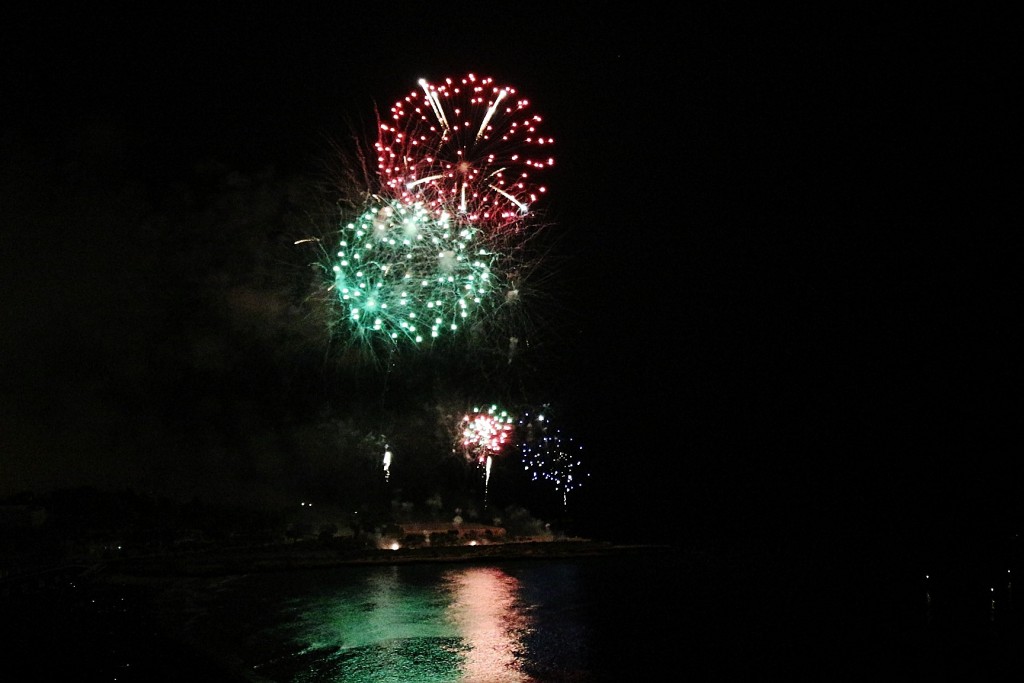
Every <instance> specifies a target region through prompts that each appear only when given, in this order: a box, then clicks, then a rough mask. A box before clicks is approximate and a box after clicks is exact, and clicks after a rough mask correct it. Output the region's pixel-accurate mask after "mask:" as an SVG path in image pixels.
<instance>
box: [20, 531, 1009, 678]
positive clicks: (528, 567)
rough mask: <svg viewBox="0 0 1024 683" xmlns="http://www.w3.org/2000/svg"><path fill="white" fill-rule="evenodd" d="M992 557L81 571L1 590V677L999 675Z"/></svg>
mask: <svg viewBox="0 0 1024 683" xmlns="http://www.w3.org/2000/svg"><path fill="white" fill-rule="evenodd" d="M1005 571H1006V576H998V575H991V576H986V577H971V576H963V577H959V578H958V579H957V580H956V581H953V580H951V579H949V578H947V579H946V581H945V583H943V581H942V580H940V579H941V577H940V576H939V575H936V576H929V577H928V578H925V577H924V576H923V575H917V574H916V573H915V571H914V570H913V568H906V571H904V569H903V568H896V569H893V570H892V571H890V570H889V569H885V570H878V569H877V568H875V569H872V568H871V567H869V566H867V565H857V566H855V567H854V566H848V567H844V565H843V563H842V562H841V561H837V560H825V559H822V558H820V557H818V558H816V557H814V556H813V555H807V556H803V557H793V556H789V555H786V554H785V553H778V552H772V551H770V550H768V551H766V550H763V549H762V550H759V551H757V552H722V553H717V554H716V553H704V552H701V553H697V552H683V551H676V550H658V551H650V552H645V553H641V554H636V555H628V556H613V557H588V558H576V559H571V560H554V559H549V560H537V559H534V560H519V561H500V562H493V563H486V564H463V563H451V564H408V565H382V566H364V567H352V566H349V567H338V568H332V569H320V570H302V571H291V572H277V573H258V574H248V575H238V576H227V577H209V578H192V579H183V580H176V581H174V582H172V583H169V584H164V585H161V586H160V587H159V590H158V591H156V592H154V588H153V587H152V586H145V587H143V586H138V587H132V586H105V587H100V586H92V587H89V588H79V589H75V590H69V591H66V592H64V593H63V594H62V595H61V596H60V598H59V599H57V598H56V594H54V593H51V594H50V598H43V597H37V598H34V600H35V602H34V604H33V608H32V609H31V610H26V609H20V610H19V609H13V608H11V605H10V604H8V605H7V607H8V609H6V611H7V614H6V615H5V616H6V617H8V619H5V622H4V623H5V633H4V635H5V640H4V646H5V647H4V649H5V655H12V656H13V658H12V657H11V656H8V657H6V661H7V662H8V663H13V664H18V663H21V664H25V665H27V668H26V671H28V672H29V673H27V674H20V675H18V676H15V677H11V676H4V679H5V680H12V681H13V680H25V681H28V680H54V677H55V676H56V677H58V678H65V679H66V678H67V677H68V676H74V677H75V678H86V677H87V678H88V679H89V680H110V681H114V680H118V681H125V680H139V681H165V680H166V681H171V680H177V681H201V680H210V681H216V680H223V681H236V680H251V681H261V680H262V681H310V682H312V681H410V682H414V681H423V682H432V681H480V682H487V681H494V682H495V683H498V682H502V681H508V682H516V681H523V682H531V681H533V682H546V681H551V682H555V681H634V680H638V681H648V680H659V681H660V680H737V679H741V680H763V679H769V678H771V679H776V678H778V677H780V676H784V677H786V678H787V679H790V680H792V679H794V678H796V679H800V680H816V681H826V680H864V679H865V678H866V677H880V676H886V677H893V678H895V679H896V680H929V681H936V680H993V679H997V678H998V679H1002V678H1006V679H1013V678H1014V677H1017V676H1020V675H1021V674H1024V629H1022V627H1021V623H1020V620H1019V617H1018V614H1017V610H1016V608H1015V606H1014V605H1013V596H1012V582H1011V581H1010V576H1012V574H1010V573H1009V572H1010V571H1011V569H1006V570H1005ZM940 573H941V572H940ZM947 574H949V572H947ZM982 578H984V579H986V580H985V581H982V580H981V579H982ZM986 583H990V584H992V585H985V584H986ZM47 600H50V602H49V603H48V602H47ZM15 607H16V606H15ZM22 607H23V608H24V607H25V605H23V606H22ZM12 617H13V618H14V620H13V621H12V619H11V618H12ZM19 619H20V622H21V623H20V625H19V624H18V623H15V622H16V621H17V620H19ZM32 645H41V646H42V651H43V652H44V653H45V654H44V655H42V656H38V655H33V654H30V653H29V650H30V648H31V646H32ZM11 671H14V669H13V668H12V669H11ZM1021 680H1024V679H1021Z"/></svg>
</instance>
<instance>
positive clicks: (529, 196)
mask: <svg viewBox="0 0 1024 683" xmlns="http://www.w3.org/2000/svg"><path fill="white" fill-rule="evenodd" d="M419 85H420V89H419V90H413V91H412V92H411V93H409V94H408V95H406V96H405V98H403V99H401V100H399V101H397V102H395V104H394V106H392V107H391V111H390V117H389V118H387V119H385V120H382V121H380V122H379V124H378V130H377V135H378V137H377V142H376V144H375V145H374V149H375V151H376V153H377V168H378V173H379V174H380V181H381V183H382V185H383V186H384V187H385V188H386V190H385V191H386V192H387V193H388V194H390V196H392V197H394V198H397V199H400V200H401V201H403V202H406V203H414V202H422V203H423V204H424V205H425V206H427V207H428V209H429V210H430V211H431V212H432V213H433V214H435V215H440V214H442V213H447V214H450V215H453V216H455V217H456V219H457V220H458V221H460V222H467V223H470V224H472V225H476V226H478V227H479V228H481V229H482V230H484V231H485V232H486V233H488V234H494V233H500V232H502V231H505V230H507V229H515V230H517V231H518V229H520V228H521V227H522V224H523V222H524V220H525V219H526V217H527V216H528V215H529V214H530V211H531V206H532V205H533V204H534V203H535V202H537V201H538V200H539V199H540V197H541V195H543V194H544V193H545V192H546V191H547V190H546V188H545V187H544V186H543V185H538V184H537V183H535V182H534V181H533V179H532V175H533V174H534V173H537V172H540V171H543V170H544V169H546V168H549V167H551V166H553V165H554V159H553V157H551V155H550V148H551V146H552V145H553V143H554V140H553V139H552V138H550V137H545V136H544V135H543V134H541V133H540V132H539V128H540V124H541V117H540V116H538V115H537V114H531V113H530V112H529V106H530V103H529V101H528V100H526V99H524V98H521V97H519V96H518V94H517V93H516V89H515V88H513V87H511V86H500V85H497V84H496V83H495V82H494V79H493V78H489V77H477V76H476V75H474V74H468V75H466V76H465V77H463V78H460V79H453V78H446V79H445V80H444V81H443V82H442V83H440V84H432V83H428V82H427V81H426V80H423V79H421V80H420V81H419Z"/></svg>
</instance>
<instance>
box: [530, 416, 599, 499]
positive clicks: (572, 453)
mask: <svg viewBox="0 0 1024 683" xmlns="http://www.w3.org/2000/svg"><path fill="white" fill-rule="evenodd" d="M519 449H520V454H521V457H522V463H523V468H524V469H525V470H526V471H527V472H529V473H530V475H531V479H532V480H533V481H537V482H546V483H547V484H549V485H550V486H552V487H553V488H554V489H555V491H556V492H558V493H559V494H561V497H562V507H563V508H564V507H566V506H567V505H568V500H569V498H568V497H569V492H570V491H572V490H574V489H576V488H579V486H580V485H581V484H582V483H583V480H584V479H585V478H586V477H587V476H589V475H587V474H586V473H585V472H582V464H583V458H582V452H583V446H582V445H580V444H578V443H576V442H575V441H574V440H573V439H572V437H568V436H565V435H563V434H562V432H561V430H559V429H558V428H555V427H552V426H551V425H550V421H549V420H548V419H547V418H545V417H544V415H538V416H537V417H536V418H535V419H533V420H532V421H531V422H530V423H529V425H528V426H527V437H526V438H524V439H523V441H522V442H521V443H520V444H519Z"/></svg>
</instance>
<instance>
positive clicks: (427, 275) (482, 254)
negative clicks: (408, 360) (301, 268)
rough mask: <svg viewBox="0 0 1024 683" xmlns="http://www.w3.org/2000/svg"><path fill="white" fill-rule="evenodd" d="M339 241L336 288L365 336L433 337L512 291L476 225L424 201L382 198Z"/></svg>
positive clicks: (353, 325) (333, 269) (395, 339)
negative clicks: (438, 212) (452, 217)
mask: <svg viewBox="0 0 1024 683" xmlns="http://www.w3.org/2000/svg"><path fill="white" fill-rule="evenodd" d="M337 245H338V247H337V250H336V252H335V253H334V254H333V255H332V256H331V265H330V276H331V280H332V282H331V290H332V291H333V293H334V295H335V296H336V298H337V301H338V303H339V304H340V305H341V308H342V310H343V311H344V319H345V320H346V321H347V323H348V327H349V329H350V330H351V332H352V333H353V335H354V336H355V337H357V338H360V339H363V340H367V341H369V340H372V339H374V338H384V339H387V340H388V341H390V342H391V343H393V344H397V343H399V342H402V341H411V342H413V343H416V344H421V343H423V342H425V341H433V340H434V339H436V338H437V337H439V336H441V335H443V334H450V333H455V332H457V331H458V330H459V329H460V328H461V327H462V325H463V324H465V323H466V322H467V321H469V320H470V319H471V318H473V317H474V316H476V315H479V314H480V313H481V311H483V310H485V309H487V308H488V307H491V306H493V305H496V303H500V302H501V298H500V297H501V296H503V293H504V292H505V290H506V289H507V286H506V285H505V284H504V283H503V282H502V278H501V277H500V275H499V273H498V272H497V271H496V270H495V269H494V268H493V265H494V264H495V262H496V260H497V257H496V255H495V254H493V253H492V252H490V251H489V250H488V249H487V248H486V247H485V246H483V244H482V243H481V242H480V241H479V240H478V239H477V231H476V230H475V229H474V228H473V227H471V226H469V225H466V224H461V225H460V224H456V223H454V222H452V221H450V220H448V218H447V216H445V215H443V214H442V215H439V216H434V215H432V214H431V213H429V212H428V211H427V209H426V208H425V207H424V206H423V205H422V204H419V203H417V204H405V203H402V202H400V201H397V200H384V199H380V198H376V200H375V201H374V202H373V203H372V205H371V206H369V208H367V209H366V210H364V211H363V213H362V214H361V215H360V216H359V218H357V219H356V220H355V221H353V222H351V223H349V224H347V225H346V226H345V227H344V228H342V229H341V231H340V235H339V237H338V242H337Z"/></svg>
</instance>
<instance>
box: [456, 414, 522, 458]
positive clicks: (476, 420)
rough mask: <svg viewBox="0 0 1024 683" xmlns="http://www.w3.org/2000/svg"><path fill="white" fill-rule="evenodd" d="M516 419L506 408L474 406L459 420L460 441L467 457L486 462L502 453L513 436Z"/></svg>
mask: <svg viewBox="0 0 1024 683" xmlns="http://www.w3.org/2000/svg"><path fill="white" fill-rule="evenodd" d="M513 423H514V420H513V419H512V417H511V416H510V415H509V414H508V413H507V412H506V411H504V410H501V409H499V408H498V406H496V405H491V406H490V407H489V408H487V410H481V409H480V408H473V410H472V411H470V412H469V413H466V414H465V415H463V417H462V419H461V420H460V422H459V434H458V438H459V442H460V445H461V446H462V449H463V452H465V453H466V455H467V457H469V458H470V459H473V460H476V461H477V463H479V464H481V465H483V464H485V462H486V460H487V458H488V457H489V456H492V455H497V454H498V453H500V452H501V451H502V450H503V449H504V448H505V446H506V444H508V442H509V440H510V438H511V436H512V428H513Z"/></svg>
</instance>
